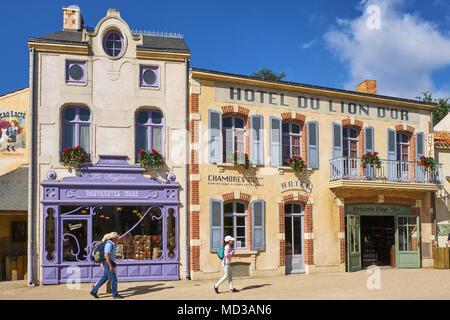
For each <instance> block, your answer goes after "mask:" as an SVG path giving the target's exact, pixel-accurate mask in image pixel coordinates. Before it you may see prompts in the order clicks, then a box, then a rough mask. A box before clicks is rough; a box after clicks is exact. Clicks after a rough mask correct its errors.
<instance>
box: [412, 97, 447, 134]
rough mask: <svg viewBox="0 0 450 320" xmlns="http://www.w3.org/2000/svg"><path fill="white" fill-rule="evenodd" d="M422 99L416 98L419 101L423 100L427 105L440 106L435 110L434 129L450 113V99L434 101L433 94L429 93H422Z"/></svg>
mask: <svg viewBox="0 0 450 320" xmlns="http://www.w3.org/2000/svg"><path fill="white" fill-rule="evenodd" d="M422 94H423V96H422V97H420V96H419V97H416V99H418V100H422V101H423V102H427V103H434V104H438V107H437V108H436V109H434V110H433V127H434V126H435V125H436V124H438V123H439V121H441V120H442V119H443V118H444V117H445V116H446V115H447V113H448V112H449V111H450V102H449V100H450V98H446V99H444V98H439V99H433V97H432V96H431V93H430V92H428V91H425V92H422Z"/></svg>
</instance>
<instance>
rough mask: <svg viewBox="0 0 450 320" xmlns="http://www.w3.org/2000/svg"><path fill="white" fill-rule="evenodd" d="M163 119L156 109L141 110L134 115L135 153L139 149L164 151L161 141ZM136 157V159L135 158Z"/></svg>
mask: <svg viewBox="0 0 450 320" xmlns="http://www.w3.org/2000/svg"><path fill="white" fill-rule="evenodd" d="M163 128H164V119H163V115H162V113H161V112H160V111H157V110H141V111H139V112H138V113H137V117H136V154H137V158H138V157H139V156H138V153H139V151H140V150H141V149H144V150H146V151H151V150H152V149H155V150H157V151H158V152H159V153H161V154H162V153H163V152H164V143H163V141H164V140H163ZM137 158H136V159H137Z"/></svg>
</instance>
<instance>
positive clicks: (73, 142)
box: [62, 107, 91, 154]
mask: <svg viewBox="0 0 450 320" xmlns="http://www.w3.org/2000/svg"><path fill="white" fill-rule="evenodd" d="M90 129H91V111H90V110H89V108H86V107H68V108H65V109H64V110H63V114H62V149H63V150H64V149H66V148H69V147H71V148H74V147H76V146H81V147H82V148H83V149H84V150H85V151H86V153H88V154H89V153H90V131H91V130H90Z"/></svg>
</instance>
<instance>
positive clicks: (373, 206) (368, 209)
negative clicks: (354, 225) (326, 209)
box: [345, 203, 412, 215]
mask: <svg viewBox="0 0 450 320" xmlns="http://www.w3.org/2000/svg"><path fill="white" fill-rule="evenodd" d="M345 213H346V214H358V215H398V214H405V215H410V214H411V213H412V212H411V206H405V205H399V204H384V203H370V204H348V205H346V206H345Z"/></svg>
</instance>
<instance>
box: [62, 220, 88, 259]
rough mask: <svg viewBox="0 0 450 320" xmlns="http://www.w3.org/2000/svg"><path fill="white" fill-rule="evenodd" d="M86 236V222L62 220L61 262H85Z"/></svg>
mask: <svg viewBox="0 0 450 320" xmlns="http://www.w3.org/2000/svg"><path fill="white" fill-rule="evenodd" d="M87 236H88V230H87V221H86V220H63V261H85V260H86V258H87V253H86V251H85V249H86V247H87Z"/></svg>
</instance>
